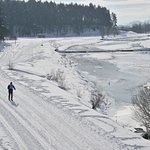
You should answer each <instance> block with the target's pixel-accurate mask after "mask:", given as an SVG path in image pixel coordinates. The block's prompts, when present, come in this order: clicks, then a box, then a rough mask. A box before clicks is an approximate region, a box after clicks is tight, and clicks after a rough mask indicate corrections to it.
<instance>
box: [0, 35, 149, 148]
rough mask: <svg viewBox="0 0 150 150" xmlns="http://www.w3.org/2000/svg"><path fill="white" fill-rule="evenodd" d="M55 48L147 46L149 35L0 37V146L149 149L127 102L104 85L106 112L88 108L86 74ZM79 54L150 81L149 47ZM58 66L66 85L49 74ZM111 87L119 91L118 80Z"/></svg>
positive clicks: (120, 90) (98, 48) (57, 68)
mask: <svg viewBox="0 0 150 150" xmlns="http://www.w3.org/2000/svg"><path fill="white" fill-rule="evenodd" d="M55 48H58V49H60V50H65V51H67V50H74V51H79V50H106V51H107V50H118V49H119V50H127V49H136V50H137V49H143V48H150V36H148V35H146V34H140V35H138V34H135V33H132V32H128V33H122V34H121V35H119V36H116V37H107V38H106V39H105V40H101V39H100V37H98V36H96V37H69V38H43V39H40V38H18V40H17V41H16V43H15V41H9V40H8V41H5V42H4V43H1V44H0V78H1V80H0V149H2V150H6V149H8V150H44V149H45V150H132V149H136V150H137V149H140V150H148V149H150V141H148V140H145V139H143V138H142V137H141V135H140V134H138V133H134V127H141V126H140V124H139V123H138V122H136V121H135V120H133V118H132V105H131V104H130V103H124V102H123V103H121V102H118V101H117V99H114V98H113V97H111V96H110V93H109V91H107V90H108V88H105V89H104V91H105V92H106V93H107V94H106V95H105V96H106V98H107V101H108V102H109V103H110V105H109V108H107V113H101V112H100V111H99V110H97V111H96V110H93V109H91V103H90V91H91V90H92V87H91V86H90V84H89V82H88V81H87V79H86V78H84V77H83V76H81V73H80V71H79V70H78V69H77V68H76V65H77V64H76V63H75V62H73V61H72V60H71V59H69V58H68V57H67V55H64V54H63V55H62V54H60V53H57V52H55ZM137 55H138V56H139V57H137ZM82 56H83V57H84V58H87V59H88V58H89V57H90V58H93V59H98V60H99V59H100V60H104V61H109V62H111V63H113V64H115V65H116V66H117V67H118V68H120V71H122V72H128V73H129V72H131V74H132V73H133V72H134V73H133V78H132V79H131V80H134V75H135V74H138V75H139V74H140V73H141V74H142V76H143V79H141V81H139V82H140V84H141V85H142V84H143V85H144V84H145V85H147V86H148V85H149V82H148V81H149V79H150V53H148V52H135V53H134V52H132V53H130V54H128V55H124V53H121V52H118V53H107V52H106V53H105V52H103V53H102V54H101V55H98V54H97V53H89V54H88V53H87V54H85V55H82ZM130 57H131V58H130ZM122 60H123V61H122ZM131 60H132V61H131ZM9 62H10V63H11V64H13V65H14V69H13V70H9V69H8V63H9ZM118 62H119V63H118ZM101 67H103V66H101ZM101 67H100V68H99V69H101ZM58 70H60V71H61V72H63V76H64V79H63V82H64V87H65V88H62V87H61V86H60V84H58V83H57V82H56V81H54V80H50V79H49V77H50V76H52V74H53V73H54V72H55V71H58ZM113 73H114V72H113ZM85 74H86V73H85ZM87 74H88V73H87ZM116 76H117V70H116ZM145 79H147V80H145ZM101 80H104V81H106V80H107V79H106V78H104V79H101ZM135 80H136V78H135ZM11 81H12V82H13V84H14V85H15V87H16V90H15V91H14V102H10V101H8V93H7V85H8V84H9V83H10V82H11ZM136 81H137V80H136ZM117 82H119V81H118V80H117V77H116V79H113V80H111V84H112V83H117ZM128 86H129V87H130V85H128V84H125V85H123V87H122V88H127V87H128ZM115 90H116V91H117V92H118V94H119V93H121V92H122V89H121V88H118V87H117V86H116V89H115ZM108 93H109V94H108Z"/></svg>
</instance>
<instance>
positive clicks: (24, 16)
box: [1, 0, 112, 36]
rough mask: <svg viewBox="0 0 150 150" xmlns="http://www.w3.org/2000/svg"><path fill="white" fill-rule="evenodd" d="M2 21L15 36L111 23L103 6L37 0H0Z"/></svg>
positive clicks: (81, 29)
mask: <svg viewBox="0 0 150 150" xmlns="http://www.w3.org/2000/svg"><path fill="white" fill-rule="evenodd" d="M1 3H2V8H3V13H4V16H5V17H4V23H5V25H6V27H7V28H8V29H9V30H10V31H11V32H12V33H13V34H14V35H18V36H36V35H37V34H38V33H46V34H49V35H50V34H55V35H58V36H59V35H62V36H65V35H66V34H67V33H69V32H70V31H72V32H74V33H76V34H78V35H79V34H81V33H82V32H84V31H85V30H87V29H88V30H100V29H101V28H105V29H107V33H108V30H109V29H110V28H111V26H112V20H111V15H110V12H109V10H108V9H106V8H105V7H100V6H97V7H96V6H95V5H93V4H92V3H90V4H89V5H88V6H87V5H86V6H85V5H78V4H73V3H70V4H63V3H60V4H56V3H55V2H52V1H50V2H48V1H45V2H41V1H36V0H29V1H16V0H1Z"/></svg>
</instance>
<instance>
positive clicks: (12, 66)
mask: <svg viewBox="0 0 150 150" xmlns="http://www.w3.org/2000/svg"><path fill="white" fill-rule="evenodd" d="M7 65H8V69H9V70H13V69H14V63H13V61H12V60H9V62H8V64H7Z"/></svg>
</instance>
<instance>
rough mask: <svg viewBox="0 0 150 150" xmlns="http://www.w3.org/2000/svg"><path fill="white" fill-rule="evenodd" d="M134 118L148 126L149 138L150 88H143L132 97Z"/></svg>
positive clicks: (148, 133)
mask: <svg viewBox="0 0 150 150" xmlns="http://www.w3.org/2000/svg"><path fill="white" fill-rule="evenodd" d="M132 104H133V106H134V119H135V120H137V121H138V122H140V123H142V125H143V126H145V128H146V134H147V138H148V139H150V89H147V88H145V89H142V90H140V91H139V93H138V94H137V95H134V96H133V98H132Z"/></svg>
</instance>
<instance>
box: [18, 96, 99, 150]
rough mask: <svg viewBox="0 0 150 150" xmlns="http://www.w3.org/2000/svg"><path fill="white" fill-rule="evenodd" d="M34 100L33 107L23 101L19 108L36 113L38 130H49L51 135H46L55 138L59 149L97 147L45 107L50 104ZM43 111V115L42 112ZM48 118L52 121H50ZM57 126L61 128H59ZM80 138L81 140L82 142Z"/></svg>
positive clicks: (29, 112)
mask: <svg viewBox="0 0 150 150" xmlns="http://www.w3.org/2000/svg"><path fill="white" fill-rule="evenodd" d="M24 99H26V98H23V99H22V100H24ZM33 99H34V97H32V100H33ZM36 101H37V99H36ZM36 101H34V104H35V105H34V107H33V106H32V103H31V104H30V103H29V102H26V101H24V102H23V105H25V106H24V107H22V108H21V109H25V112H26V113H27V112H28V114H29V115H30V114H31V115H33V116H34V114H33V113H35V115H36V117H35V118H37V120H35V121H34V122H36V124H37V125H38V124H41V128H40V130H43V131H44V130H45V129H47V131H49V132H50V133H51V134H52V135H47V136H50V137H52V139H53V140H55V141H54V142H55V143H56V144H55V145H57V146H58V145H60V146H61V150H62V148H64V147H65V149H70V148H73V149H81V147H83V149H86V148H87V147H91V146H90V145H92V147H91V148H88V149H97V148H98V147H97V146H95V145H94V144H92V143H91V141H90V140H89V141H88V142H87V138H86V137H84V136H83V135H81V134H80V133H79V132H78V131H76V130H75V129H74V128H73V127H71V126H70V125H69V124H68V123H66V122H64V119H65V118H64V119H62V118H61V117H60V116H59V115H58V114H56V113H54V111H52V109H50V108H49V107H46V105H47V106H48V105H50V104H48V103H47V104H46V105H45V106H44V107H43V106H42V104H43V103H45V102H44V101H42V103H40V101H38V103H40V104H36ZM38 105H39V106H38ZM39 107H40V108H39ZM26 108H27V109H26ZM43 109H44V110H43ZM39 110H40V111H39ZM43 111H44V114H45V115H43V114H42V113H43ZM47 117H48V118H47ZM26 118H28V117H26ZM50 119H51V120H52V121H50ZM39 120H41V121H39ZM54 120H55V121H54ZM28 121H31V120H28ZM55 122H56V123H55ZM57 124H59V125H57ZM60 124H61V125H60ZM42 126H43V127H42ZM44 127H45V129H44ZM59 127H60V128H61V129H59ZM38 132H39V131H38ZM41 134H42V133H41ZM47 134H48V133H47ZM66 134H67V135H66ZM43 136H45V137H46V135H43ZM71 137H76V138H73V139H72V138H71ZM85 139H86V140H85ZM80 140H82V142H81V141H80ZM75 141H76V142H75ZM85 141H86V142H85ZM83 145H86V146H83ZM94 147H95V148H94Z"/></svg>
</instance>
